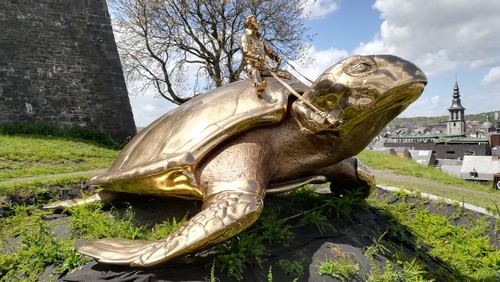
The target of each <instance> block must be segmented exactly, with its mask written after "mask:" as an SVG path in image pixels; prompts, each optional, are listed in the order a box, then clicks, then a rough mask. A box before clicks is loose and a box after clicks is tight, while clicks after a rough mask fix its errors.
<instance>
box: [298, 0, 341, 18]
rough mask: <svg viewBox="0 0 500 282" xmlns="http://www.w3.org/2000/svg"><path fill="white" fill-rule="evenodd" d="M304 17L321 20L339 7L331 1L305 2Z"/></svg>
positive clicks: (335, 2) (307, 0)
mask: <svg viewBox="0 0 500 282" xmlns="http://www.w3.org/2000/svg"><path fill="white" fill-rule="evenodd" d="M303 5H304V16H305V17H307V18H309V19H321V18H324V17H326V16H327V15H329V14H331V13H333V12H335V11H336V10H337V9H338V8H339V6H338V4H337V1H333V0H312V1H311V0H305V1H304V4H303Z"/></svg>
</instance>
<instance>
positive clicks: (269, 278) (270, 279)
mask: <svg viewBox="0 0 500 282" xmlns="http://www.w3.org/2000/svg"><path fill="white" fill-rule="evenodd" d="M267 282H273V266H272V265H271V266H269V270H268V271H267Z"/></svg>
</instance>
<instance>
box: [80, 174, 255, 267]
mask: <svg viewBox="0 0 500 282" xmlns="http://www.w3.org/2000/svg"><path fill="white" fill-rule="evenodd" d="M207 190H208V191H207V195H208V196H206V197H205V201H204V204H203V207H202V210H201V212H199V213H198V214H196V215H195V216H193V217H192V218H191V219H190V220H189V221H187V222H186V223H185V224H184V225H182V226H181V227H180V228H179V229H178V230H176V231H174V232H173V233H171V234H170V235H168V236H167V237H165V238H163V239H161V240H158V241H156V242H149V241H138V240H125V239H103V240H96V241H91V242H89V243H87V244H85V245H83V246H82V247H80V249H79V251H80V252H81V253H83V254H86V255H89V256H92V257H94V258H96V259H98V260H99V262H102V263H109V264H124V265H130V266H133V267H135V266H138V267H148V266H153V265H157V264H160V263H163V262H165V261H168V260H171V259H173V258H175V257H178V256H181V255H184V254H187V253H191V252H194V251H199V250H201V249H204V248H206V247H209V246H212V245H214V244H217V243H220V242H222V241H224V240H227V239H228V238H231V237H233V236H235V235H236V234H238V233H240V232H242V231H243V230H244V229H246V228H247V227H249V226H250V225H252V224H253V223H254V222H255V221H256V220H257V218H258V217H259V215H260V213H261V212H262V209H263V207H264V204H263V198H264V189H263V186H262V185H261V184H260V183H259V182H257V181H247V180H242V181H235V182H222V183H221V182H219V183H215V184H212V185H211V186H210V187H209V188H208V189H207Z"/></svg>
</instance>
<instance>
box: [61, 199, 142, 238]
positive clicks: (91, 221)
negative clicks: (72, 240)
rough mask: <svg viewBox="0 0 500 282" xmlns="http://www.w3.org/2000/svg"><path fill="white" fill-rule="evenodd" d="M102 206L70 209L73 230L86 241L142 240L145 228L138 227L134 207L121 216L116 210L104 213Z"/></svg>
mask: <svg viewBox="0 0 500 282" xmlns="http://www.w3.org/2000/svg"><path fill="white" fill-rule="evenodd" d="M102 205H103V204H102V203H92V204H87V205H80V206H75V207H72V208H70V212H71V214H72V217H71V230H73V231H74V232H75V233H76V234H78V235H80V236H81V237H82V238H86V239H102V238H125V239H140V234H141V233H143V232H144V229H145V227H144V226H138V223H137V222H136V221H135V219H134V215H135V214H134V212H133V211H132V207H128V208H127V210H126V212H125V214H124V215H120V214H119V213H118V212H117V211H116V210H115V209H114V208H112V209H111V211H109V212H103V211H102Z"/></svg>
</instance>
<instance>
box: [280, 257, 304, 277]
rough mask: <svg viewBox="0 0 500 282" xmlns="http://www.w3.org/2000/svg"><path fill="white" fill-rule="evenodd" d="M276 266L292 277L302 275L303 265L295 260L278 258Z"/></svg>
mask: <svg viewBox="0 0 500 282" xmlns="http://www.w3.org/2000/svg"><path fill="white" fill-rule="evenodd" d="M278 266H279V267H280V268H281V270H283V272H285V274H286V275H288V276H290V277H292V278H300V277H302V275H304V266H303V265H302V264H301V263H300V262H298V261H295V260H288V259H280V260H279V261H278Z"/></svg>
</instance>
